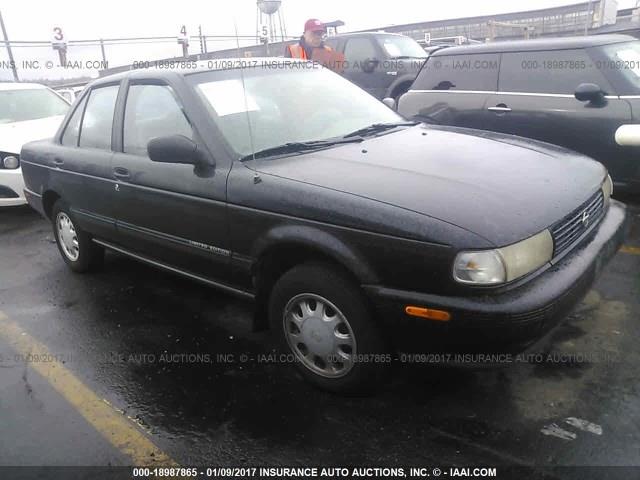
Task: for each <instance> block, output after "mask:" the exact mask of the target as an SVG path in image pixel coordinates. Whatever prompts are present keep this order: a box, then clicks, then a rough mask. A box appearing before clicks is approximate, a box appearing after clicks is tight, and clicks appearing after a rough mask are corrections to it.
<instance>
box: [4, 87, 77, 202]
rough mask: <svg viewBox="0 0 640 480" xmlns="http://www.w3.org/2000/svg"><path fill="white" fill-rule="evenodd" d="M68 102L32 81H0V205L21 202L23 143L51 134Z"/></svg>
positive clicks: (64, 112)
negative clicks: (21, 151) (21, 152)
mask: <svg viewBox="0 0 640 480" xmlns="http://www.w3.org/2000/svg"><path fill="white" fill-rule="evenodd" d="M68 109H69V103H68V102H67V101H66V100H64V99H63V98H62V97H61V96H60V95H58V94H57V93H55V92H54V91H53V90H51V89H49V88H47V87H45V86H44V85H38V84H35V83H0V207H8V206H14V205H23V204H25V203H27V202H26V200H25V198H24V192H23V189H24V181H23V180H22V170H21V169H20V150H21V149H22V145H23V144H25V143H27V142H30V141H32V140H40V139H43V138H48V137H53V135H54V134H55V133H56V130H57V129H58V126H59V125H60V122H61V121H62V119H63V118H64V115H65V114H66V113H67V110H68Z"/></svg>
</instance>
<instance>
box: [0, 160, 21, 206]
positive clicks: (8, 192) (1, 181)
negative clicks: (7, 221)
mask: <svg viewBox="0 0 640 480" xmlns="http://www.w3.org/2000/svg"><path fill="white" fill-rule="evenodd" d="M23 190H24V180H23V179H22V169H21V168H17V169H16V170H5V169H1V170H0V208H1V207H13V206H16V205H24V204H25V203H27V200H26V199H25V198H24V193H23Z"/></svg>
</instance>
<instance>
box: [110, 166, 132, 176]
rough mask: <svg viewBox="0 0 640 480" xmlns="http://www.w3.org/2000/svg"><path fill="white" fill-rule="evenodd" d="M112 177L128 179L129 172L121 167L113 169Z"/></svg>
mask: <svg viewBox="0 0 640 480" xmlns="http://www.w3.org/2000/svg"><path fill="white" fill-rule="evenodd" d="M113 176H114V177H116V178H129V176H130V175H129V170H127V169H126V168H122V167H116V168H114V169H113Z"/></svg>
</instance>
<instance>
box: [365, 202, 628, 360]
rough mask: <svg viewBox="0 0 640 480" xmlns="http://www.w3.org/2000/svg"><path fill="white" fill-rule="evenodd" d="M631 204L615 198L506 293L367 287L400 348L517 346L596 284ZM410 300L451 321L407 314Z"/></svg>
mask: <svg viewBox="0 0 640 480" xmlns="http://www.w3.org/2000/svg"><path fill="white" fill-rule="evenodd" d="M627 226H628V223H627V212H626V207H625V205H624V204H622V203H620V202H617V201H615V200H612V201H611V205H610V207H609V209H608V211H607V214H606V216H605V217H604V219H603V220H602V221H601V223H600V224H599V225H598V227H597V228H596V229H595V230H594V231H593V232H591V233H590V234H589V235H588V236H587V237H586V238H584V239H583V240H582V241H581V243H580V244H579V245H577V246H575V247H574V249H573V251H572V252H571V253H570V254H569V255H567V256H566V257H564V258H563V259H562V260H561V261H560V262H558V263H557V264H555V265H553V266H552V267H550V268H549V269H548V270H547V271H545V272H544V273H543V274H541V275H539V276H538V277H536V278H535V279H533V280H531V281H530V282H527V283H525V284H523V285H521V286H519V287H517V288H514V289H512V290H509V291H507V292H504V293H495V294H486V295H477V296H473V297H444V296H438V295H430V294H424V293H417V292H408V291H400V290H394V289H389V288H385V287H382V286H372V285H365V286H364V287H363V288H364V289H365V291H366V292H367V294H368V296H369V298H370V299H371V301H372V302H373V304H374V306H375V307H376V310H377V312H378V314H379V318H380V320H381V322H382V324H383V326H384V327H385V329H386V331H387V332H388V333H389V335H390V337H391V339H392V341H393V343H394V346H395V348H396V349H397V350H400V351H407V352H432V351H452V350H453V351H459V352H463V351H464V352H497V351H501V352H504V351H518V350H522V349H524V348H526V347H527V346H528V345H530V344H531V343H533V342H535V341H536V340H538V339H540V338H541V337H543V336H544V335H545V334H546V333H547V332H548V331H549V330H551V329H552V328H553V327H554V326H556V325H557V324H558V323H559V322H560V321H561V320H562V319H563V318H565V317H566V315H567V314H568V313H569V312H570V311H571V310H572V309H573V307H574V306H575V305H576V304H577V303H578V302H579V301H580V300H581V299H582V298H583V297H584V295H585V294H586V293H587V292H588V291H589V289H590V288H591V285H592V284H593V282H594V280H595V279H596V277H597V276H598V274H599V273H600V271H601V270H602V268H603V267H604V265H606V263H607V262H608V261H609V260H610V259H611V258H612V257H613V256H614V255H615V253H616V252H617V251H618V249H619V248H620V246H621V245H622V242H623V241H624V238H625V235H626V230H627ZM407 305H414V306H421V307H424V308H430V309H438V310H446V311H448V312H450V313H451V319H450V320H449V321H448V322H436V321H430V320H423V319H418V318H416V317H410V316H408V315H406V314H405V312H404V309H405V307H406V306H407Z"/></svg>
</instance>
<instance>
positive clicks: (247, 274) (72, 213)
mask: <svg viewBox="0 0 640 480" xmlns="http://www.w3.org/2000/svg"><path fill="white" fill-rule="evenodd" d="M208 67H209V68H206V69H204V70H203V69H200V68H195V69H186V70H182V71H166V70H139V71H132V72H126V73H123V74H118V75H115V76H111V77H106V78H102V79H99V80H97V81H95V82H93V83H92V84H91V85H89V86H88V88H87V89H86V90H85V91H84V92H83V94H82V96H81V97H80V98H79V99H78V100H77V101H76V103H75V105H74V107H73V108H72V110H71V112H70V113H69V114H68V116H67V118H66V119H65V121H64V122H63V124H62V126H61V128H60V130H59V132H58V133H57V134H56V136H55V138H53V139H52V140H48V141H40V142H34V143H30V144H27V145H26V146H25V147H24V148H23V150H22V154H21V158H22V165H23V171H24V177H25V183H26V192H25V193H26V196H27V198H28V200H29V203H30V204H31V205H32V206H33V207H34V208H35V209H37V210H38V211H39V212H41V213H42V214H43V215H44V216H45V217H46V218H48V219H50V220H51V222H52V224H53V231H54V233H55V238H56V240H57V243H58V247H59V249H60V252H61V254H62V258H63V259H64V261H65V262H66V263H67V264H68V265H69V266H70V267H71V268H72V269H73V270H75V271H78V272H85V271H87V270H90V269H92V268H96V267H99V266H101V265H102V261H103V258H104V250H105V249H109V250H113V251H116V252H119V253H121V254H124V255H127V256H129V257H131V258H133V259H136V260H139V261H142V262H146V263H148V264H151V265H154V266H156V267H158V268H161V269H165V270H169V271H171V272H174V273H176V274H178V275H183V276H186V277H188V278H191V279H193V280H196V281H200V282H204V283H206V284H208V285H211V286H214V287H218V288H221V289H223V290H225V291H227V292H230V293H233V294H236V295H240V296H242V297H245V298H249V299H252V300H255V302H256V326H258V327H268V326H270V327H271V328H272V329H273V331H274V332H275V334H276V335H278V336H279V337H280V339H281V341H282V348H283V349H284V351H285V353H287V355H286V356H285V357H284V358H289V359H291V360H292V362H291V363H293V364H295V365H296V366H297V367H298V368H299V369H300V371H301V372H302V373H303V374H304V375H305V376H306V377H307V378H308V379H309V380H311V381H312V382H314V383H315V384H316V385H319V386H321V387H323V388H327V389H332V390H336V391H351V390H356V389H361V388H365V387H370V386H371V385H375V384H376V383H377V382H379V381H380V379H382V378H383V376H384V373H385V372H387V371H388V368H387V367H388V364H389V361H390V359H391V358H392V355H391V354H390V352H393V351H420V352H425V351H434V349H438V350H440V349H445V348H446V349H457V351H469V350H476V351H477V350H480V351H498V350H499V351H502V350H504V349H519V348H523V347H524V346H526V345H528V344H529V343H530V342H532V341H534V340H536V339H538V338H540V337H541V336H542V335H543V334H544V333H545V332H546V331H548V330H549V329H550V328H551V327H552V326H553V325H554V324H555V323H556V322H557V321H558V320H560V319H561V318H562V317H563V316H564V315H565V314H566V313H567V312H568V311H569V310H570V309H571V308H572V306H573V305H575V303H576V302H578V301H579V299H580V298H581V297H582V295H583V294H584V293H585V292H586V291H587V289H588V288H589V286H590V284H591V282H592V281H593V280H594V278H595V277H596V275H597V274H598V272H599V271H600V269H601V268H602V266H603V265H604V264H605V263H606V261H607V260H609V258H610V257H611V256H612V255H613V254H614V253H615V251H616V250H617V248H618V246H619V245H620V244H621V241H622V239H623V233H624V226H625V220H626V210H625V207H624V205H622V204H621V203H619V202H617V201H615V200H612V199H611V193H612V182H611V179H610V178H609V177H608V175H607V171H606V169H605V168H604V167H603V166H602V165H601V164H599V163H597V162H595V161H593V160H590V159H588V158H586V157H584V156H582V155H579V154H576V153H573V152H570V151H567V150H564V149H562V148H556V147H553V146H550V145H546V144H541V143H536V142H533V141H528V140H524V139H519V138H517V137H511V136H503V135H500V134H494V133H488V132H480V131H475V130H465V129H460V128H451V127H433V126H426V125H422V124H416V123H411V122H406V121H404V120H403V119H402V118H401V117H399V116H398V115H397V114H396V113H395V112H393V111H392V110H390V109H389V108H387V107H386V106H384V105H383V104H382V103H380V102H378V101H376V100H375V99H374V98H373V97H371V96H369V95H368V94H366V93H365V92H364V91H362V90H360V89H359V88H358V87H356V86H355V85H353V84H351V83H350V82H348V81H347V80H345V79H343V78H341V77H340V76H338V75H336V74H334V73H331V72H330V71H328V70H325V69H322V68H320V67H318V66H317V65H313V64H309V63H304V62H300V61H295V60H274V59H268V60H266V59H265V60H251V61H247V60H243V61H238V62H235V61H225V62H223V63H222V64H221V65H213V66H212V65H209V66H208ZM215 67H217V68H215Z"/></svg>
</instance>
